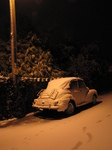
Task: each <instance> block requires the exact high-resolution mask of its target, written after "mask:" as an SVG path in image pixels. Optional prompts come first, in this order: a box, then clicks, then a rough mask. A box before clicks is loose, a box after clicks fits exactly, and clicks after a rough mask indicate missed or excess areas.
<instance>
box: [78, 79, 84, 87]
mask: <svg viewBox="0 0 112 150" xmlns="http://www.w3.org/2000/svg"><path fill="white" fill-rule="evenodd" d="M78 83H79V88H86V85H85V83H84V81H82V80H79V81H78Z"/></svg>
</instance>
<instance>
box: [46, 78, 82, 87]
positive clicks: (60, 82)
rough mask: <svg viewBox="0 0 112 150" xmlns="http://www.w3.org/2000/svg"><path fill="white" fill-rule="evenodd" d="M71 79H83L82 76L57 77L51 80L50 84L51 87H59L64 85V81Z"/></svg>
mask: <svg viewBox="0 0 112 150" xmlns="http://www.w3.org/2000/svg"><path fill="white" fill-rule="evenodd" d="M71 80H83V79H82V78H80V77H63V78H57V79H53V80H51V81H49V84H48V86H50V87H52V86H53V87H55V88H56V87H59V86H61V85H63V84H64V83H66V82H69V81H71Z"/></svg>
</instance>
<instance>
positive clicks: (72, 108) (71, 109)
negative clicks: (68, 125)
mask: <svg viewBox="0 0 112 150" xmlns="http://www.w3.org/2000/svg"><path fill="white" fill-rule="evenodd" d="M74 111H75V104H74V103H73V102H72V101H70V102H69V103H68V107H67V109H66V114H67V115H69V116H71V115H73V114H74Z"/></svg>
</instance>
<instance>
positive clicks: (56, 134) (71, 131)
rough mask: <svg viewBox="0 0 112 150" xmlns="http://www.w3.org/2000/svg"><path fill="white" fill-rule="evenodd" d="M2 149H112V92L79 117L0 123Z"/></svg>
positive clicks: (42, 116) (81, 111)
mask: <svg viewBox="0 0 112 150" xmlns="http://www.w3.org/2000/svg"><path fill="white" fill-rule="evenodd" d="M0 150H112V93H109V94H104V95H101V96H99V103H98V104H97V105H96V106H94V107H91V105H87V106H85V107H81V108H80V109H78V112H77V114H75V115H73V116H71V117H65V115H64V114H61V113H59V114H56V113H53V114H52V115H50V114H47V115H46V114H43V113H42V114H41V113H40V114H38V115H36V116H33V113H30V114H28V115H27V116H26V117H24V118H22V119H19V120H17V119H15V118H14V119H10V120H7V121H0Z"/></svg>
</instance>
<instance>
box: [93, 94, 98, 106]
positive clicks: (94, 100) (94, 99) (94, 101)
mask: <svg viewBox="0 0 112 150" xmlns="http://www.w3.org/2000/svg"><path fill="white" fill-rule="evenodd" d="M96 102H97V97H96V95H93V97H92V103H93V105H96Z"/></svg>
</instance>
